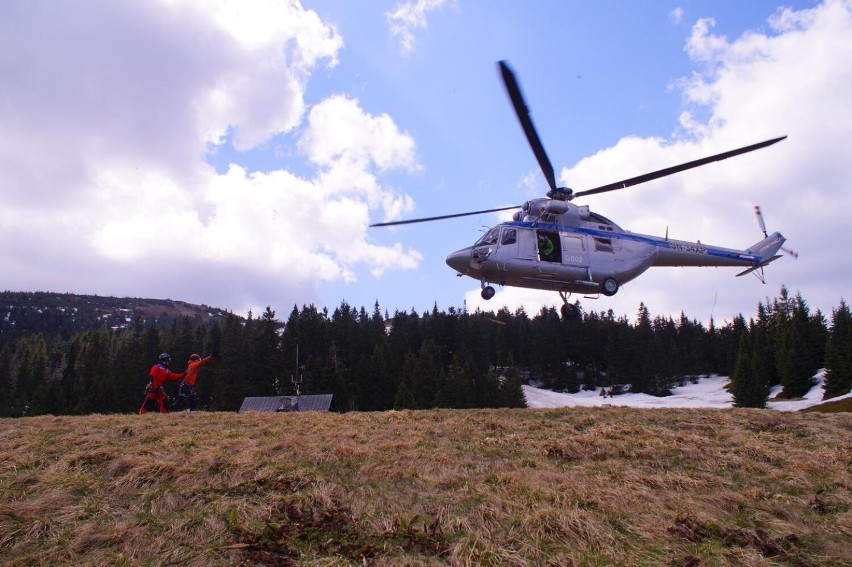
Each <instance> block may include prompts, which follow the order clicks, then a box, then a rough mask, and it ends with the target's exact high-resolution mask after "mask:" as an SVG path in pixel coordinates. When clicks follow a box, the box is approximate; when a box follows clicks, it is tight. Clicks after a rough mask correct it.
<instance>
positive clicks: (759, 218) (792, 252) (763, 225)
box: [754, 205, 799, 260]
mask: <svg viewBox="0 0 852 567" xmlns="http://www.w3.org/2000/svg"><path fill="white" fill-rule="evenodd" d="M754 214H755V215H756V216H757V224H758V225H759V226H760V230H761V231H763V237H764V238H769V234H767V232H766V223H765V222H763V214H762V213H761V212H760V205H755V206H754ZM781 250H783V251H784V252H786V253H787V254H788V255H790V256H792V257H793V258H795V259H796V260H798V259H799V253H798V252H796V251H795V250H791V249H789V248H786V247H784V246H782V247H781Z"/></svg>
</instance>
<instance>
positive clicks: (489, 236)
mask: <svg viewBox="0 0 852 567" xmlns="http://www.w3.org/2000/svg"><path fill="white" fill-rule="evenodd" d="M499 237H500V228H499V227H494V228H492V229H491V230H489V231H488V232H487V233H486V234H485V236H483V237H482V238H480V239H479V240H478V241H477V242H476V244H474V246H487V245H489V244H497V239H498V238H499Z"/></svg>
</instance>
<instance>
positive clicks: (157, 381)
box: [139, 352, 186, 415]
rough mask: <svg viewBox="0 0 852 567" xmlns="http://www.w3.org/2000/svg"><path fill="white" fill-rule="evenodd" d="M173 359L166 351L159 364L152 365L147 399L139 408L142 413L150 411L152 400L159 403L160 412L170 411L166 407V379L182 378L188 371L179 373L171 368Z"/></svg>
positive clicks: (146, 389)
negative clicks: (170, 364)
mask: <svg viewBox="0 0 852 567" xmlns="http://www.w3.org/2000/svg"><path fill="white" fill-rule="evenodd" d="M171 361H172V357H171V355H170V354H169V353H167V352H164V353H163V354H161V355H160V358H159V360H158V361H157V364H155V365H154V366H152V367H151V371H150V372H148V376H149V377H150V378H151V381H150V382H148V386H147V387H146V388H145V399H144V400H143V401H142V407H141V408H139V414H140V415H141V414H143V413H148V406H149V404H150V403H151V402H156V403H157V406H158V407H159V410H160V413H167V412H168V411H169V410H167V409H166V390H165V384H166V380H180V379H182V378H183V377H184V376H186V372H181V373H180V374H179V373H177V372H172V371H171V370H169V363H170V362H171Z"/></svg>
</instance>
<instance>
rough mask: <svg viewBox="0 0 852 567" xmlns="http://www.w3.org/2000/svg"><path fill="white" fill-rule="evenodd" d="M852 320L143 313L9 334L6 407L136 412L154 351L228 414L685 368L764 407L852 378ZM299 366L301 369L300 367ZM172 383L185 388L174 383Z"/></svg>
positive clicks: (791, 301) (770, 311)
mask: <svg viewBox="0 0 852 567" xmlns="http://www.w3.org/2000/svg"><path fill="white" fill-rule="evenodd" d="M850 321H852V317H850V312H849V309H848V307H847V306H846V304H845V303H844V302H842V301H841V305H840V307H839V308H837V309H836V310H834V311H833V313H832V316H831V321H830V322H828V321H826V319H825V317H824V316H823V315H822V313H820V312H819V311H817V312H815V313H811V312H810V309H809V308H808V306H807V303H806V302H805V300H804V299H803V298H802V297H801V296H799V295H798V294H797V295H796V296H795V297H790V296H789V294H788V292H787V290H786V289H784V288H782V289H781V292H780V294H779V296H778V297H777V298H775V299H774V300H772V301H769V300H767V301H766V303H761V304H760V305H759V306H758V310H757V315H756V316H755V317H752V318H750V319H749V320H748V321H746V320H745V318H744V317H743V316H737V317H735V318H734V319H733V321H732V322H730V323H726V324H725V325H724V326H721V327H716V326H715V325H714V323H713V321H711V322H710V324H709V327H705V326H704V325H702V324H701V323H700V322H698V321H695V320H691V319H689V318H687V317H686V316H685V315H684V314H681V316H680V317H679V318H678V319H673V318H671V317H662V316H652V315H651V313H650V312H649V311H648V309H647V308H646V307H645V306H644V305H643V304H640V306H639V310H638V313H637V315H636V317H635V318H634V321H633V322H630V321H629V320H628V319H627V318H626V317H624V316H619V317H617V316H615V314H614V313H613V312H612V311H611V310H610V311H607V312H588V313H584V314H583V316H582V318H581V319H579V320H571V321H569V320H564V319H562V318H561V317H560V316H559V313H558V311H557V310H556V309H553V308H545V309H542V310H541V311H540V312H539V313H537V314H535V315H532V316H530V315H528V314H527V313H525V312H524V311H523V310H518V311H516V312H514V313H512V312H509V311H508V310H506V309H502V310H500V311H498V312H497V313H492V312H485V313H483V312H479V311H477V312H474V313H469V312H467V311H465V310H456V309H453V308H450V309H449V310H448V311H439V310H438V309H437V308H433V309H432V311H430V312H424V313H422V314H418V313H417V312H416V311H412V312H410V313H409V312H404V311H403V312H396V313H395V314H394V315H393V316H392V317H391V316H389V315H388V314H387V313H384V314H383V313H382V311H381V309H380V307H379V305H378V303H377V304H376V305H374V307H373V309H372V311H369V312H368V311H367V310H366V309H365V308H364V307H361V308H355V307H352V306H350V305H348V304H346V303H345V302H344V303H342V304H341V305H340V306H339V307H337V308H336V309H334V310H333V311H331V312H330V311H328V310H327V309H322V310H320V309H317V308H316V307H314V306H303V307H302V308H298V307H296V306H294V307H293V309H292V311H291V312H290V314H289V316H288V317H287V319H286V320H280V319H278V318H276V314H275V312H273V311H272V310H271V309H269V308H267V310H266V312H264V313H263V314H262V315H261V316H260V317H254V316H253V315H252V314H251V313H250V314H249V316H248V318H242V317H238V316H236V315H233V314H230V313H225V314H224V315H223V316H222V317H217V318H216V319H215V320H212V321H199V320H197V319H191V318H190V317H183V318H182V319H179V320H177V319H172V320H171V322H170V324H169V325H167V326H165V327H163V326H159V325H155V324H151V322H150V321H146V320H144V319H143V318H142V317H141V316H136V317H135V318H133V319H132V321H130V323H129V324H128V326H127V328H122V329H114V328H111V327H108V326H105V325H103V324H101V326H99V327H97V328H93V329H90V330H87V331H81V332H75V333H70V334H69V333H67V332H65V333H58V332H56V333H49V332H41V331H38V332H23V330H22V329H21V327H20V325H19V326H17V330H16V332H15V333H0V388H2V390H3V392H4V396H2V397H0V415H3V416H22V415H37V414H45V413H52V414H81V413H95V412H97V413H113V412H133V411H136V410H138V408H139V405H140V404H141V401H142V397H143V389H144V387H145V385H146V383H147V374H148V370H149V368H150V367H151V365H152V364H154V363H155V362H156V360H157V355H158V354H159V353H160V352H163V351H166V352H169V353H170V354H171V355H172V369H173V370H175V371H177V372H180V371H182V370H183V369H184V368H185V366H186V362H185V361H186V360H187V359H188V357H189V355H190V354H192V353H199V354H202V355H203V354H209V353H212V352H216V353H218V355H219V356H218V357H217V358H216V359H215V360H214V361H213V362H212V363H210V364H208V365H207V366H205V367H204V368H203V369H202V371H201V374H200V378H199V381H198V384H197V387H196V390H197V392H198V394H199V396H200V401H201V405H202V407H205V408H207V409H210V410H222V411H234V410H236V409H237V408H239V406H240V404H241V402H242V400H243V398H244V397H246V396H264V395H275V394H291V393H293V392H294V386H293V383H292V377H293V376H294V375H303V376H304V382H303V383H302V384H301V386H300V387H301V393H303V394H310V393H333V394H334V401H333V405H332V408H333V409H335V410H337V411H351V410H361V411H371V410H387V409H392V408H397V409H400V408H420V409H426V408H433V407H447V408H472V407H518V406H523V405H524V403H525V402H524V398H523V391H522V389H521V383H522V381H526V380H532V381H535V382H536V383H537V384H540V385H542V386H544V387H546V388H552V389H557V390H563V391H578V390H579V389H580V388H595V387H599V386H604V387H606V388H608V391H609V392H610V393H612V394H618V393H620V392H626V391H633V392H644V393H648V394H652V395H658V396H664V395H666V394H668V393H669V392H670V389H671V388H672V387H673V386H675V385H677V384H679V383H681V382H682V381H683V380H684V379H685V377H688V376H696V375H703V374H712V373H718V374H721V375H728V376H732V391H733V394H734V398H735V402H736V403H737V405H740V406H748V407H762V406H764V405H765V403H766V399H767V396H768V392H769V389H770V388H771V387H772V386H774V385H776V384H781V385H783V392H782V395H783V396H786V397H797V396H800V395H802V394H803V393H805V392H807V390H808V389H809V388H810V387H811V386H812V377H813V375H814V374H815V373H816V371H817V370H818V369H819V368H823V367H827V369H828V370H827V373H826V396H834V395H838V394H840V393H844V392H847V391H849V388H850V387H852V378H850V375H852V324H850ZM297 356H298V361H299V366H300V368H299V369H297V368H296V361H297ZM168 387H169V391H170V392H171V393H174V391H175V390H176V389H177V384H176V383H170V384H169V385H168Z"/></svg>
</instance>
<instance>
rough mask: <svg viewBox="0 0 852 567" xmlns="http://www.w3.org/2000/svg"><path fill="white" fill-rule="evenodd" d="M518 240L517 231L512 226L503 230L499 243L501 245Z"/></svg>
mask: <svg viewBox="0 0 852 567" xmlns="http://www.w3.org/2000/svg"><path fill="white" fill-rule="evenodd" d="M517 241H518V231H517V230H515V229H514V228H507V229H505V230H503V240H501V241H500V244H502V245H503V246H505V245H507V244H514V243H515V242H517Z"/></svg>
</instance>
